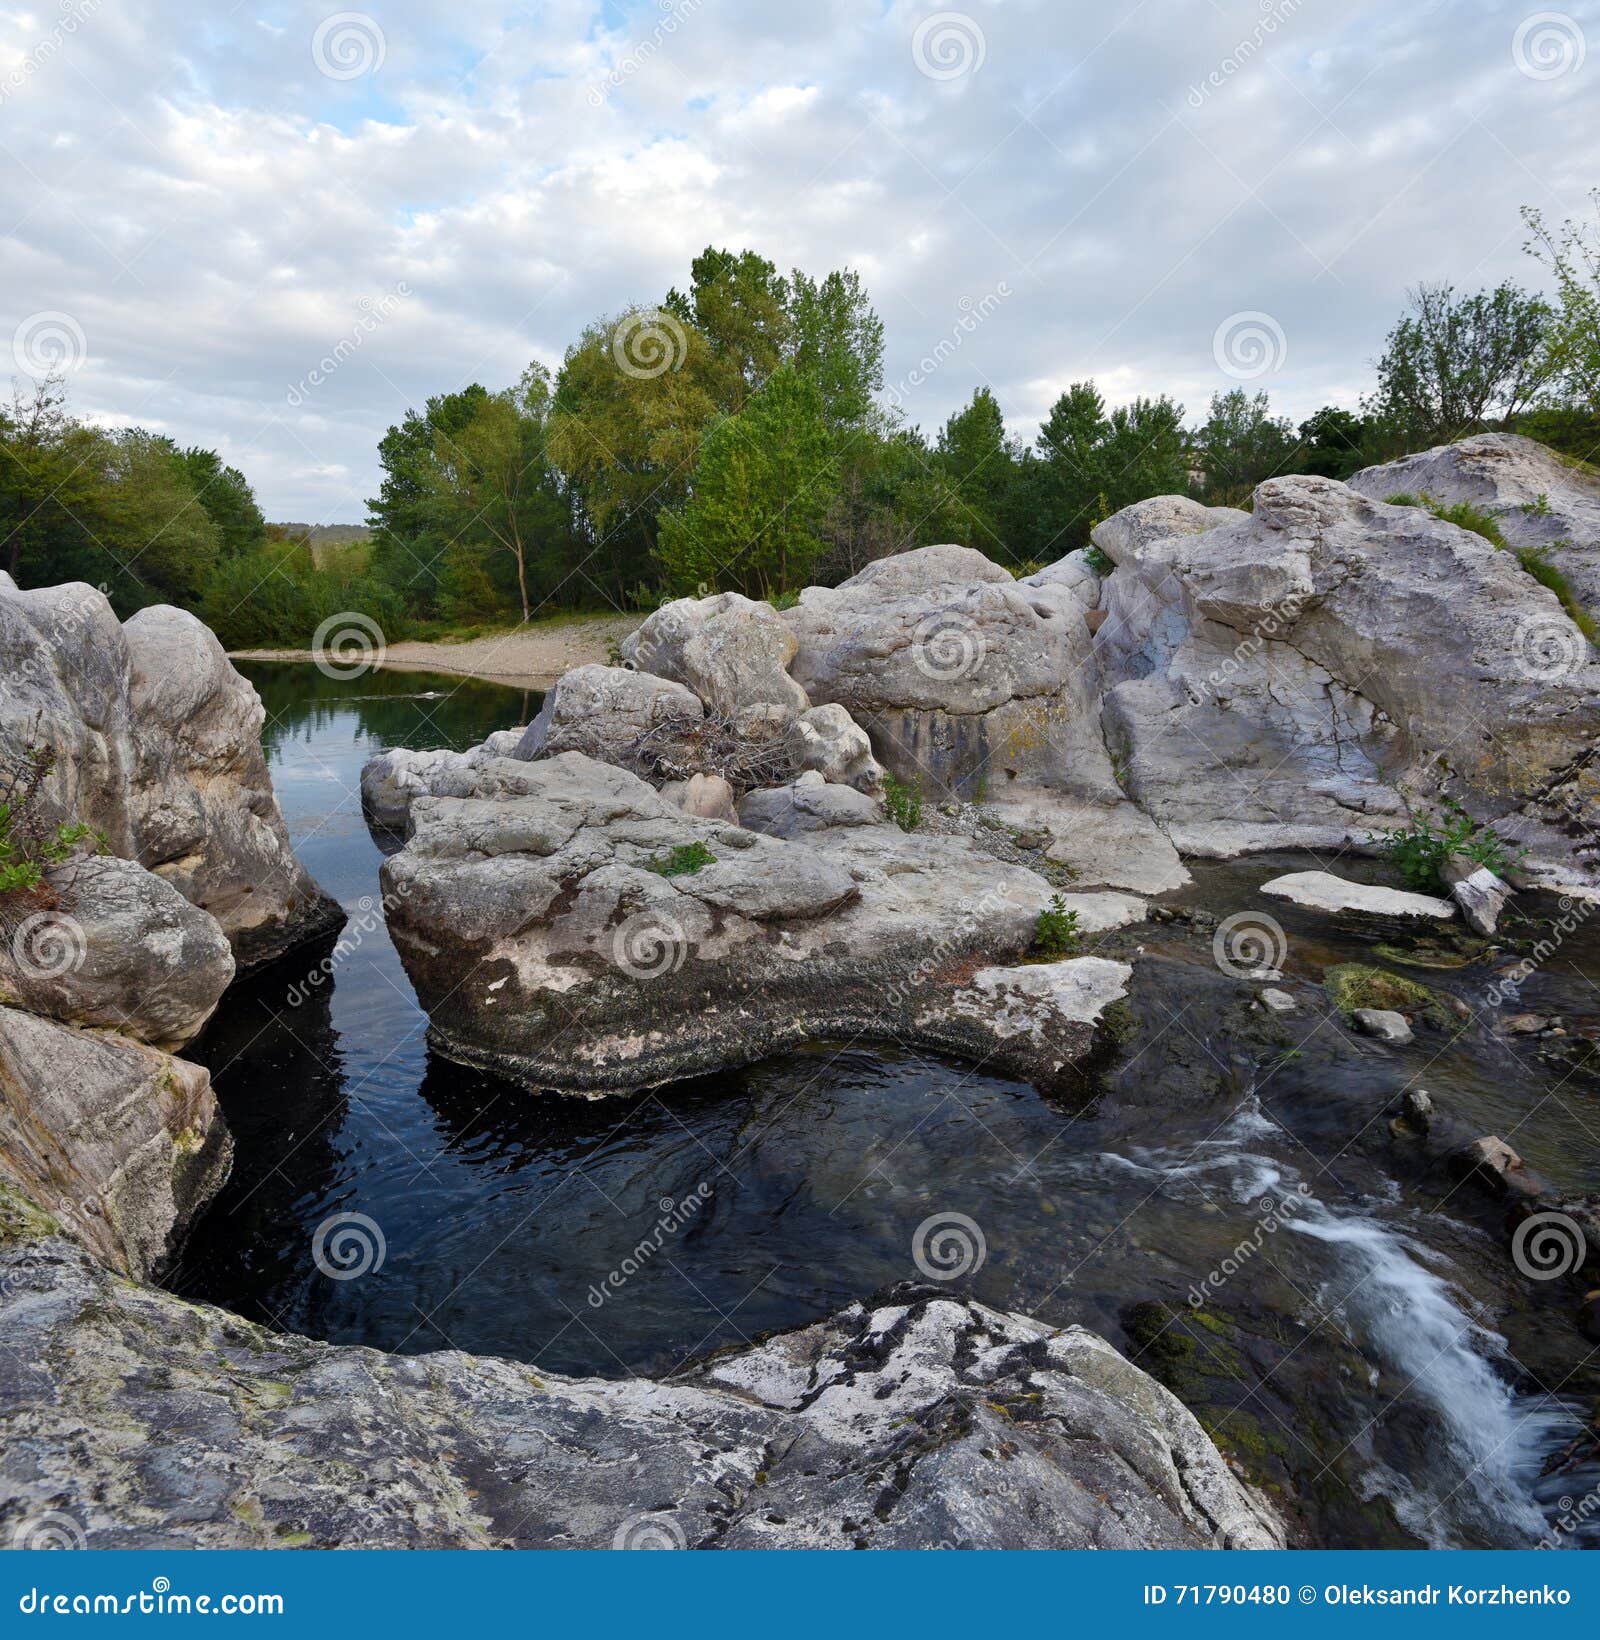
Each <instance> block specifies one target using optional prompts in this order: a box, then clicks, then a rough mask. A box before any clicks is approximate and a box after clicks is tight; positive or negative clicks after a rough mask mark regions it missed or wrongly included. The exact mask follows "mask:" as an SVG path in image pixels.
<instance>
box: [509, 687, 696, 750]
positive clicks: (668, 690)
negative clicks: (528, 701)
mask: <svg viewBox="0 0 1600 1640" xmlns="http://www.w3.org/2000/svg"><path fill="white" fill-rule="evenodd" d="M704 716H705V707H704V705H703V704H702V703H701V700H700V697H699V696H698V695H696V694H695V693H693V691H692V690H689V689H686V688H684V686H683V685H682V684H681V683H674V682H673V681H672V680H671V679H670V678H662V677H656V676H654V675H653V674H652V673H650V672H638V671H634V670H633V669H631V668H629V667H626V666H599V665H590V666H578V667H574V668H573V669H572V671H570V672H566V673H564V674H563V675H562V677H561V679H560V680H559V681H558V682H557V684H556V686H555V688H553V689H552V690H551V691H550V693H549V694H547V695H546V696H545V698H544V705H543V706H542V707H540V709H539V715H538V716H537V717H536V718H535V719H534V720H533V722H532V723H531V724H529V725H528V730H527V733H526V734H525V735H524V736H523V737H522V740H521V742H520V743H519V745H518V746H517V749H516V752H515V753H514V755H515V756H517V757H522V758H527V759H529V760H531V759H533V758H536V757H554V756H555V755H556V754H557V753H558V752H584V753H586V754H587V755H588V756H590V757H595V758H599V760H600V761H601V762H602V763H618V764H622V765H624V766H628V765H629V764H630V763H631V760H632V757H633V755H634V748H635V746H636V745H637V743H638V740H639V737H640V735H642V734H644V733H645V732H646V731H647V730H652V729H659V728H661V727H662V726H663V725H665V724H674V723H696V722H698V721H699V720H700V719H701V718H703V717H704Z"/></svg>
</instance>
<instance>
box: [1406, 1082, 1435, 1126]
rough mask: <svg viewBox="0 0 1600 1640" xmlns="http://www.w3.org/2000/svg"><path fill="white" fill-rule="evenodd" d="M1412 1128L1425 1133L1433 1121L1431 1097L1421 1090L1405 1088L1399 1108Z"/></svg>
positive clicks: (1424, 1090)
mask: <svg viewBox="0 0 1600 1640" xmlns="http://www.w3.org/2000/svg"><path fill="white" fill-rule="evenodd" d="M1400 1109H1401V1112H1402V1114H1403V1115H1404V1116H1405V1119H1406V1121H1408V1122H1409V1123H1410V1124H1411V1126H1412V1127H1414V1128H1420V1129H1421V1130H1422V1132H1424V1133H1426V1132H1427V1131H1428V1128H1429V1126H1430V1124H1431V1123H1432V1121H1433V1096H1432V1095H1431V1094H1430V1093H1428V1092H1427V1091H1426V1089H1423V1088H1407V1089H1406V1095H1405V1098H1404V1099H1403V1100H1402V1101H1401V1106H1400Z"/></svg>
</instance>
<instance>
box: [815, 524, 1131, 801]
mask: <svg viewBox="0 0 1600 1640" xmlns="http://www.w3.org/2000/svg"><path fill="white" fill-rule="evenodd" d="M784 618H785V619H786V620H787V621H788V622H789V625H790V626H791V627H792V628H793V631H794V634H795V637H796V639H797V640H798V649H797V652H796V654H795V657H794V661H793V665H792V670H793V672H794V675H795V677H796V678H797V679H798V680H799V682H800V683H801V685H802V686H803V687H804V689H805V691H806V693H807V694H808V695H809V696H810V698H811V699H812V700H814V701H818V702H833V703H836V704H838V705H841V706H843V707H845V708H846V709H847V710H848V711H849V712H850V714H851V716H852V717H854V718H855V720H856V721H857V722H858V723H860V724H861V725H862V727H864V728H865V729H866V731H867V733H868V734H869V736H870V737H871V740H872V746H873V750H874V752H875V753H876V754H877V757H878V759H879V761H880V762H882V763H883V764H884V765H885V766H887V767H888V768H889V769H891V770H892V771H893V772H894V773H896V774H897V775H899V776H901V777H902V778H906V779H919V780H921V781H922V782H923V784H924V786H925V787H927V788H929V789H930V791H931V792H933V793H935V794H945V793H956V794H959V795H962V796H969V797H970V796H974V795H977V794H979V793H980V792H984V791H989V792H995V793H998V792H999V791H1000V790H1002V789H1003V788H1004V787H1005V786H1006V785H1007V784H1008V782H1011V781H1017V780H1020V781H1031V782H1035V783H1038V782H1047V783H1049V784H1052V785H1056V786H1060V787H1063V788H1066V789H1069V790H1075V791H1078V792H1091V791H1092V792H1099V793H1102V794H1104V793H1107V792H1109V791H1110V789H1111V786H1112V781H1111V770H1110V765H1109V763H1108V762H1107V760H1106V753H1105V747H1104V745H1103V744H1102V742H1101V738H1100V730H1099V723H1098V714H1097V711H1096V701H1095V690H1094V682H1093V676H1092V671H1091V668H1090V665H1089V661H1090V634H1089V630H1088V625H1087V623H1086V621H1085V619H1084V609H1083V606H1082V604H1081V602H1080V601H1079V599H1078V597H1077V595H1076V594H1075V593H1074V592H1073V591H1072V590H1070V588H1069V587H1067V586H1065V585H1056V584H1050V585H1041V586H1029V585H1021V584H1019V583H1017V582H1016V581H1014V580H1013V579H1012V577H1011V575H1010V574H1009V573H1008V572H1007V571H1006V570H1004V569H1002V568H1001V567H1000V565H998V564H995V563H991V562H990V561H989V560H988V559H987V558H985V557H984V556H983V554H982V553H979V552H975V551H974V550H973V549H971V548H970V547H956V546H936V547H923V548H920V549H919V550H917V551H915V552H906V553H900V554H898V555H897V556H895V557H893V558H884V559H879V560H878V561H876V562H875V563H872V564H869V565H868V566H867V567H866V569H864V570H862V571H861V573H860V574H859V575H855V576H852V577H851V579H850V580H848V581H845V582H843V583H842V584H841V585H839V586H837V587H808V588H807V589H806V590H805V591H804V592H803V593H802V594H801V596H800V602H799V604H798V605H797V606H796V607H795V608H793V609H791V610H788V611H786V613H785V617H784Z"/></svg>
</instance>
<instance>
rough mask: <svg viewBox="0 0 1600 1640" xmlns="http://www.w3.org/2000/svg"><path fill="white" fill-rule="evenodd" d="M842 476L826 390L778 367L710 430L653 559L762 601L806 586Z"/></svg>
mask: <svg viewBox="0 0 1600 1640" xmlns="http://www.w3.org/2000/svg"><path fill="white" fill-rule="evenodd" d="M837 482H838V479H837V470H836V468H835V465H834V458H833V446H832V440H831V439H830V437H829V432H828V423H827V417H826V414H825V411H824V407H823V396H822V390H821V389H820V388H819V387H818V385H817V383H816V381H815V380H814V379H813V378H812V377H810V376H809V375H807V374H806V373H805V372H803V371H800V370H796V369H795V368H794V366H793V365H787V364H786V365H781V366H780V367H779V368H778V369H777V370H775V371H774V372H773V373H772V375H771V376H770V377H769V378H768V379H767V382H766V384H765V385H764V386H763V387H762V389H761V391H760V392H759V393H757V394H755V395H754V397H752V398H751V399H750V401H749V403H748V404H747V405H746V406H745V408H744V410H743V411H742V412H740V414H738V415H737V416H728V417H725V418H724V419H723V420H721V421H719V422H718V423H717V424H716V425H715V426H714V427H713V428H712V429H711V431H710V432H709V433H707V435H706V437H705V440H704V443H703V445H702V447H701V452H700V460H699V463H698V465H697V466H696V467H695V470H694V476H693V479H692V480H691V483H690V486H689V497H688V500H687V501H686V502H685V503H684V504H683V506H682V507H680V508H677V509H675V510H673V511H672V512H668V513H665V514H663V515H662V519H661V532H660V541H659V544H658V547H657V556H658V558H659V560H660V563H661V567H662V569H663V571H664V572H665V574H666V577H667V580H668V582H669V583H670V584H671V585H672V586H673V587H674V588H676V589H678V590H680V591H693V590H694V589H695V588H697V587H699V586H701V585H709V586H715V587H721V588H728V589H732V590H735V591H739V592H744V593H747V594H752V595H754V596H758V597H763V598H770V597H773V596H775V595H778V594H781V593H784V592H787V591H789V590H791V589H792V588H794V587H796V586H802V585H804V584H805V583H806V581H807V580H808V579H809V577H810V573H811V570H812V568H813V566H814V565H815V564H816V561H817V559H818V557H819V556H820V554H821V552H822V541H821V539H820V536H819V534H818V530H819V526H820V525H821V522H822V519H823V518H824V516H825V515H826V513H827V510H828V507H829V505H830V503H831V502H832V500H833V497H834V492H835V489H836V487H837Z"/></svg>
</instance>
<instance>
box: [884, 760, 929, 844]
mask: <svg viewBox="0 0 1600 1640" xmlns="http://www.w3.org/2000/svg"><path fill="white" fill-rule="evenodd" d="M883 806H884V807H885V808H886V809H887V810H888V811H889V818H890V819H891V820H892V821H894V823H895V824H896V825H897V826H898V827H899V828H900V829H901V831H915V830H916V829H917V827H918V826H920V825H921V824H922V782H921V781H920V780H901V779H899V778H897V777H896V776H895V775H892V774H890V775H885V776H884V778H883Z"/></svg>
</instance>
